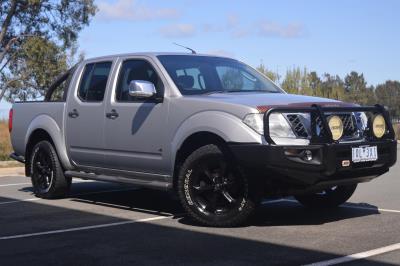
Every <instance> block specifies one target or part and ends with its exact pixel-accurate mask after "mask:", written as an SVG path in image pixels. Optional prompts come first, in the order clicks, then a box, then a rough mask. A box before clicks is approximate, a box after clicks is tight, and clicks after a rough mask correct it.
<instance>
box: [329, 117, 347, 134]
mask: <svg viewBox="0 0 400 266" xmlns="http://www.w3.org/2000/svg"><path fill="white" fill-rule="evenodd" d="M328 126H329V129H330V130H331V132H332V138H333V140H339V139H340V138H341V137H342V135H343V122H342V119H340V117H338V116H336V115H333V116H330V117H329V118H328Z"/></svg>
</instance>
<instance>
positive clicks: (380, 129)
mask: <svg viewBox="0 0 400 266" xmlns="http://www.w3.org/2000/svg"><path fill="white" fill-rule="evenodd" d="M372 131H373V132H374V135H375V137H377V138H378V139H380V138H382V137H383V135H385V132H386V123H385V118H383V116H382V115H377V116H375V117H374V120H373V122H372Z"/></svg>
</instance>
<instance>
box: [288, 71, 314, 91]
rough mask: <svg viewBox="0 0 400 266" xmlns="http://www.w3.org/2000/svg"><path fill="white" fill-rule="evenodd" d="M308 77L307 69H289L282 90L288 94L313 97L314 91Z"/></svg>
mask: <svg viewBox="0 0 400 266" xmlns="http://www.w3.org/2000/svg"><path fill="white" fill-rule="evenodd" d="M308 77H309V74H308V71H307V68H303V69H301V68H300V67H295V68H292V69H288V70H287V71H286V76H285V78H284V80H283V81H282V88H283V89H284V90H285V91H287V92H288V93H294V94H303V95H312V94H313V91H312V88H311V84H310V82H309V78H308Z"/></svg>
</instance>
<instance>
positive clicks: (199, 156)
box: [10, 53, 397, 226]
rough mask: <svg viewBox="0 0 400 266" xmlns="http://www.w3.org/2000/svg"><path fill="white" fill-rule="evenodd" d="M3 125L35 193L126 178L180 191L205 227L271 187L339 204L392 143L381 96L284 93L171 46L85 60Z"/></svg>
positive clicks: (247, 208) (245, 213)
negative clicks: (378, 101)
mask: <svg viewBox="0 0 400 266" xmlns="http://www.w3.org/2000/svg"><path fill="white" fill-rule="evenodd" d="M10 131H11V137H12V145H13V147H14V153H13V154H11V157H12V158H14V159H16V160H18V161H21V162H24V163H25V166H26V167H25V169H26V176H30V177H31V179H32V184H33V187H34V192H35V194H36V196H38V197H41V198H48V199H50V198H57V197H63V196H66V195H68V191H69V189H70V186H71V180H72V177H77V178H84V179H93V180H102V181H115V182H125V183H131V184H136V185H138V186H143V187H149V188H156V189H162V190H168V191H172V192H176V194H177V195H178V197H179V200H180V202H181V204H182V205H183V207H184V208H185V210H186V211H187V213H188V214H189V215H190V216H191V217H192V218H193V219H194V220H196V221H198V222H200V223H202V224H206V225H211V226H235V225H239V224H241V223H243V222H244V221H245V220H246V219H247V218H248V217H249V215H251V214H252V213H253V212H254V210H255V208H256V206H257V204H258V203H259V202H260V200H261V198H262V197H266V196H270V197H283V196H294V197H295V198H296V199H297V200H298V201H299V202H300V203H302V204H303V205H305V206H307V207H318V208H328V207H335V206H338V205H340V204H342V203H344V202H346V201H347V200H348V199H349V198H350V196H351V195H352V194H353V192H354V191H355V189H356V186H357V184H358V183H361V182H366V181H370V180H372V179H374V178H376V177H378V176H380V175H382V174H383V173H385V172H387V171H388V169H389V168H390V167H391V166H392V165H393V164H394V163H395V162H396V149H397V148H396V145H397V142H396V141H395V139H394V138H395V136H394V132H393V128H392V125H391V122H390V118H389V116H388V112H387V111H386V109H385V108H384V107H382V106H380V105H375V106H368V107H360V106H358V105H354V104H348V103H343V102H340V101H335V100H330V99H323V98H316V97H308V96H300V95H290V94H287V93H285V92H284V91H283V90H282V89H281V88H279V87H278V86H277V85H275V84H274V83H273V82H272V81H270V80H269V79H268V78H266V77H265V76H263V75H261V74H260V73H258V72H257V71H255V70H254V69H252V68H251V67H249V66H247V65H245V64H243V63H242V62H239V61H237V60H234V59H230V58H225V57H216V56H208V55H190V54H176V53H174V54H172V53H137V54H122V55H114V56H104V57H99V58H94V59H89V60H85V61H84V62H82V63H80V64H78V65H76V66H75V67H74V68H72V69H71V70H69V71H68V72H67V73H66V74H65V75H63V76H61V77H59V78H58V79H57V80H56V81H55V82H54V84H53V85H52V86H51V87H50V88H49V90H48V93H47V95H46V96H45V98H44V100H43V101H41V102H23V103H22V102H21V103H15V104H14V105H13V107H12V110H11V111H10Z"/></svg>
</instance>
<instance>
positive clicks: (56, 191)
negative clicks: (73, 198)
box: [30, 141, 71, 199]
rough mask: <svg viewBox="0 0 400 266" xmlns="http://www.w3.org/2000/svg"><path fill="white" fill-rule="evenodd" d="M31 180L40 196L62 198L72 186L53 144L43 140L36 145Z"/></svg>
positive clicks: (33, 153)
mask: <svg viewBox="0 0 400 266" xmlns="http://www.w3.org/2000/svg"><path fill="white" fill-rule="evenodd" d="M30 165H31V180H32V185H33V189H34V193H35V195H36V196H37V197H39V198H46V199H51V198H60V197H63V196H65V195H66V194H67V193H68V191H69V189H70V187H71V178H68V177H65V176H64V171H63V169H62V167H61V164H60V162H59V160H58V156H57V153H56V151H55V149H54V147H53V145H52V144H51V143H50V142H48V141H41V142H39V143H37V144H36V145H35V147H34V148H33V151H32V155H31V158H30Z"/></svg>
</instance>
